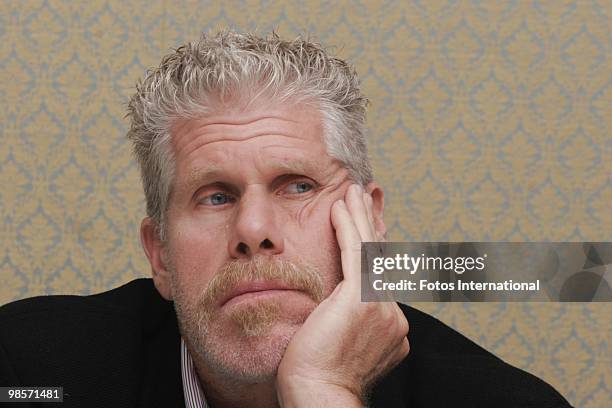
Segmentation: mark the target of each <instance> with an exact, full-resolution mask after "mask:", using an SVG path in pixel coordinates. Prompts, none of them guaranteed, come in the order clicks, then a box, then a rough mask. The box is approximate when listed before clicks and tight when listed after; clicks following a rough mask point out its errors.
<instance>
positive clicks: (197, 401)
mask: <svg viewBox="0 0 612 408" xmlns="http://www.w3.org/2000/svg"><path fill="white" fill-rule="evenodd" d="M181 374H182V376H183V393H184V395H185V408H208V404H207V403H206V398H204V392H202V388H200V381H199V380H198V374H197V373H196V370H195V367H194V365H193V359H192V358H191V354H189V350H187V346H186V345H185V340H183V338H182V337H181Z"/></svg>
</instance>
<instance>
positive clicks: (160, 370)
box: [0, 279, 569, 408]
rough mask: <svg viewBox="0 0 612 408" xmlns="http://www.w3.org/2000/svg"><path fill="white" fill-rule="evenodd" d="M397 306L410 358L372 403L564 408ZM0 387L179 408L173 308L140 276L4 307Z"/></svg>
mask: <svg viewBox="0 0 612 408" xmlns="http://www.w3.org/2000/svg"><path fill="white" fill-rule="evenodd" d="M400 307H401V308H402V310H403V311H404V313H405V314H406V317H407V318H408V321H409V323H410V333H409V335H408V337H409V341H410V353H409V355H408V357H407V358H406V359H405V360H404V361H403V362H402V363H401V364H400V365H398V366H397V367H396V368H395V369H394V370H393V371H391V372H390V373H389V374H388V375H387V376H385V377H384V378H383V379H382V380H380V381H379V382H378V383H377V384H376V385H375V386H374V388H373V390H372V392H371V395H370V406H373V407H410V408H416V407H457V406H466V407H537V408H547V407H567V406H569V404H568V403H567V402H566V401H565V400H564V399H563V397H562V396H561V395H559V393H558V392H556V391H555V390H554V389H553V388H552V387H551V386H549V385H548V384H546V383H545V382H543V381H542V380H540V379H539V378H537V377H534V376H533V375H531V374H528V373H526V372H524V371H521V370H519V369H517V368H514V367H512V366H510V365H508V364H506V363H504V362H503V361H502V360H500V359H498V358H497V357H495V356H494V355H492V354H491V353H489V352H487V351H486V350H484V349H483V348H481V347H479V346H478V345H476V344H475V343H473V342H472V341H470V340H468V339H467V338H465V337H464V336H462V335H461V334H459V333H458V332H456V331H454V330H453V329H451V328H449V327H448V326H446V325H444V324H443V323H441V322H440V321H438V320H436V319H435V318H433V317H431V316H429V315H427V314H425V313H423V312H420V311H418V310H416V309H413V308H411V307H409V306H405V305H400ZM0 386H63V387H64V403H63V404H60V405H57V404H54V405H49V406H53V407H57V406H64V407H112V408H120V407H182V406H184V400H183V389H182V382H181V369H180V335H179V332H178V328H177V322H176V315H175V312H174V309H173V307H172V303H171V302H168V301H166V300H164V299H163V298H162V297H161V296H160V295H159V294H158V292H157V290H156V289H155V287H154V285H153V282H152V280H150V279H138V280H135V281H132V282H130V283H128V284H126V285H124V286H121V287H119V288H116V289H113V290H111V291H108V292H104V293H100V294H97V295H92V296H44V297H36V298H30V299H24V300H20V301H17V302H13V303H10V304H7V305H5V306H3V307H1V308H0ZM43 405H44V404H40V403H36V404H32V405H31V406H32V407H40V406H43ZM0 406H6V405H4V404H1V403H0ZM15 406H17V407H21V408H25V407H27V406H28V404H27V403H19V404H15Z"/></svg>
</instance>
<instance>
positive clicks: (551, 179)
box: [0, 0, 612, 407]
mask: <svg viewBox="0 0 612 408" xmlns="http://www.w3.org/2000/svg"><path fill="white" fill-rule="evenodd" d="M611 11H612V7H611V3H610V2H609V1H605V0H590V1H587V0H574V1H567V0H552V1H535V0H534V1H477V0H472V1H469V0H461V1H460V0H453V1H442V0H435V1H434V0H427V1H422V0H421V1H419V0H412V1H388V0H387V1H381V0H376V1H358V0H354V1H334V2H330V1H323V0H321V1H308V2H272V1H266V0H243V1H223V2H220V1H219V2H208V1H189V0H183V1H181V0H173V1H169V0H168V1H164V0H156V1H154V0H151V1H149V0H147V1H135V0H131V1H127V2H126V1H120V0H112V1H102V0H92V1H72V0H47V1H26V0H14V1H10V0H9V1H6V0H4V1H2V2H1V3H0V101H1V102H0V183H1V185H2V188H1V189H0V220H1V222H0V248H2V253H0V279H1V282H2V284H1V285H0V304H2V303H5V302H8V301H10V300H13V299H17V298H23V297H27V296H33V295H39V294H54V293H81V294H87V293H94V292H99V291H103V290H106V289H108V288H112V287H115V286H117V285H119V284H122V283H124V282H127V281H129V280H131V279H133V278H136V277H141V276H147V275H148V273H149V269H148V267H147V263H146V260H145V258H144V256H143V254H142V250H141V248H140V243H139V240H138V225H139V222H140V219H141V218H142V216H143V214H144V205H143V197H142V189H141V186H140V183H139V179H138V172H137V169H136V167H135V165H134V163H133V162H132V161H131V156H130V150H129V146H128V144H127V143H126V141H125V138H124V135H125V131H126V126H127V123H126V120H125V119H124V115H125V103H126V99H127V96H128V95H129V94H130V93H131V92H132V91H133V89H134V84H135V82H136V79H137V78H139V77H141V76H142V75H143V73H144V72H145V70H146V69H147V67H151V66H154V65H156V64H157V63H158V62H159V60H160V58H161V56H162V55H164V54H165V53H167V52H168V51H169V49H170V48H171V47H176V46H178V45H179V44H181V43H182V42H184V41H186V40H190V39H194V38H197V36H198V35H199V33H200V32H201V31H202V30H209V29H214V28H221V27H228V26H229V27H234V28H237V29H240V30H253V29H258V30H259V31H260V32H262V33H267V32H269V31H270V30H272V29H275V30H276V31H277V32H279V33H280V34H281V35H283V36H294V35H297V34H298V33H311V34H312V35H314V36H315V37H316V38H317V39H318V40H319V41H320V42H322V43H324V44H329V45H336V46H337V48H336V50H337V52H338V54H339V55H340V56H342V57H344V58H348V59H350V60H351V61H352V62H353V63H354V64H355V65H356V67H357V70H358V72H359V73H360V75H361V78H362V83H363V87H364V89H365V92H366V94H367V95H368V96H369V97H370V99H371V100H372V106H371V109H370V113H369V119H368V120H369V129H370V137H371V142H370V153H371V156H372V159H373V164H374V168H375V172H376V176H377V179H378V181H379V182H381V183H382V184H383V185H384V187H385V192H386V198H387V200H386V201H387V207H386V222H387V225H388V227H389V229H390V238H391V239H393V240H398V241H399V240H481V241H536V240H556V241H563V240H573V241H580V240H603V241H606V240H608V241H609V240H611V238H612V234H611V231H612V211H611V208H612V206H611V205H610V203H611V202H612V183H611V175H612V160H610V158H611V157H612V138H611V137H610V133H609V125H610V118H611V117H612V114H611V113H612V112H611V110H610V98H611V92H612V86H611V83H612V82H611V72H612V70H611V69H610V68H611V64H610V47H611V44H612V39H611V37H610V28H609V27H610V21H609V15H610V12H611ZM417 306H418V307H420V308H421V309H424V310H426V311H428V312H430V313H432V314H434V315H436V316H438V317H439V318H440V319H442V320H443V321H445V322H447V323H448V324H450V325H452V326H454V327H457V328H458V329H459V330H460V331H461V332H463V333H465V334H466V335H467V336H469V337H470V338H472V339H474V340H476V341H477V342H478V343H480V344H482V345H483V346H485V347H486V348H488V349H489V350H491V351H493V352H494V353H496V354H497V355H499V356H500V357H502V358H504V359H506V360H507V361H509V362H511V363H512V364H514V365H517V366H519V367H522V368H524V369H526V370H528V371H530V372H532V373H534V374H536V375H538V376H541V377H543V378H544V379H546V381H548V382H550V383H551V384H553V385H554V386H555V387H556V388H557V389H558V390H560V391H561V392H562V393H563V394H564V395H565V396H566V397H567V398H568V399H569V400H570V402H572V403H573V404H575V405H577V406H580V407H604V406H609V404H610V401H612V356H611V354H610V348H609V346H608V340H609V339H610V338H611V337H612V336H611V335H612V323H611V319H610V314H611V313H610V312H611V309H610V305H609V304H503V303H497V304H419V305H417Z"/></svg>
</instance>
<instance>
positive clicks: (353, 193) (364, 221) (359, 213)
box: [345, 184, 374, 242]
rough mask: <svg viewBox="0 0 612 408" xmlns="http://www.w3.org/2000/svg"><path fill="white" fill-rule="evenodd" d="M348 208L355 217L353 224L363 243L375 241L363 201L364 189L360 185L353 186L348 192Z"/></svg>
mask: <svg viewBox="0 0 612 408" xmlns="http://www.w3.org/2000/svg"><path fill="white" fill-rule="evenodd" d="M345 201H346V206H347V207H348V210H349V212H350V214H351V216H352V217H353V222H354V223H355V226H356V227H357V231H359V237H360V238H361V241H365V242H370V241H373V239H374V235H373V234H372V228H371V226H370V223H369V221H368V214H367V211H366V206H365V203H364V201H363V189H362V188H361V186H360V185H358V184H352V185H351V186H350V187H349V188H348V190H347V192H346V200H345Z"/></svg>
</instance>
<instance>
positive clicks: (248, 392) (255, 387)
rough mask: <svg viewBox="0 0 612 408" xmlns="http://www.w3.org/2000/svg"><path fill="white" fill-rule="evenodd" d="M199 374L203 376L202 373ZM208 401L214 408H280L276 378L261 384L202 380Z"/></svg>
mask: <svg viewBox="0 0 612 408" xmlns="http://www.w3.org/2000/svg"><path fill="white" fill-rule="evenodd" d="M198 376H199V377H200V379H202V378H203V376H202V375H201V374H199V370H198ZM200 384H201V385H202V390H203V391H204V395H205V396H206V401H207V402H208V403H209V405H210V406H211V407H214V408H237V407H252V408H278V407H279V404H278V399H277V397H276V385H275V382H274V379H272V380H271V381H269V382H264V383H259V384H242V383H237V382H233V383H232V382H222V381H221V382H220V381H215V382H212V381H208V380H204V381H202V380H200Z"/></svg>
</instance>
